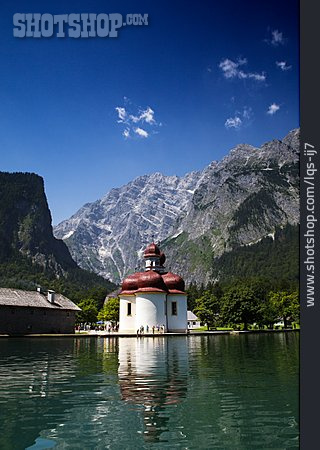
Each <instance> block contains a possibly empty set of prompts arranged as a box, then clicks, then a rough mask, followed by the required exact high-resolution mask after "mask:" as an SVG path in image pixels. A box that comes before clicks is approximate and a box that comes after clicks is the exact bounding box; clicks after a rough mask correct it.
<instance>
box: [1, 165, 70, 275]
mask: <svg viewBox="0 0 320 450" xmlns="http://www.w3.org/2000/svg"><path fill="white" fill-rule="evenodd" d="M0 198H1V202H0V240H1V243H0V258H1V260H6V259H10V257H12V256H15V255H17V253H20V254H21V255H23V256H26V257H28V258H31V259H32V261H34V262H36V263H38V264H40V265H43V266H46V267H48V268H51V269H52V270H54V271H56V272H57V273H62V272H63V270H66V269H68V268H75V267H76V263H75V262H74V261H73V259H72V257H71V255H70V252H69V250H68V248H67V246H66V245H65V244H64V243H63V242H62V241H61V240H58V239H56V238H55V237H54V236H53V231H52V225H51V214H50V211H49V208H48V204H47V200H46V196H45V193H44V185H43V179H42V178H41V177H39V176H38V175H35V174H31V173H0Z"/></svg>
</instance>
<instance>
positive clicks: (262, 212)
mask: <svg viewBox="0 0 320 450" xmlns="http://www.w3.org/2000/svg"><path fill="white" fill-rule="evenodd" d="M298 222H299V130H293V131H292V132H290V133H289V134H288V135H287V136H286V137H285V138H284V139H283V140H281V141H280V140H274V141H271V142H268V143H266V144H264V145H262V146H261V148H255V147H252V146H250V145H247V144H241V145H238V146H237V147H235V148H234V149H232V150H231V151H230V153H229V154H228V155H227V156H226V157H225V158H223V159H222V160H221V161H220V162H216V161H214V162H212V163H211V164H210V165H209V166H208V167H206V168H205V169H204V170H203V171H202V172H192V173H190V174H187V175H186V176H185V177H181V178H179V177H175V176H172V177H168V176H164V175H161V174H160V173H155V174H153V175H146V176H142V177H139V178H137V179H135V180H133V181H132V182H130V183H128V184H127V185H125V186H123V187H121V188H119V189H112V190H111V191H110V192H109V193H108V194H107V195H105V196H104V197H103V198H102V199H101V200H97V201H96V202H94V203H91V204H87V205H84V206H83V208H81V209H80V210H79V211H78V212H77V213H76V214H75V215H74V216H72V217H71V218H70V219H68V220H66V221H64V222H62V223H61V224H59V225H58V226H57V227H55V230H54V232H55V236H56V237H58V238H61V239H63V240H64V241H65V242H66V244H67V245H68V247H69V249H70V251H71V254H72V256H73V257H74V259H75V260H76V261H77V262H78V264H79V265H80V266H81V267H83V268H87V269H90V270H93V271H95V272H97V273H99V274H100V275H103V276H107V277H110V278H111V279H112V280H114V281H119V279H121V278H122V277H123V276H124V275H125V274H126V273H128V272H129V271H132V270H134V269H135V268H136V267H137V266H138V265H139V264H140V258H139V255H141V250H142V249H143V248H144V246H145V245H146V244H147V243H148V242H150V241H151V240H152V239H153V236H154V239H156V240H157V241H162V246H163V249H164V251H165V252H166V254H167V264H168V268H170V269H172V270H173V271H176V272H177V273H181V274H182V275H183V276H184V277H185V279H186V281H187V283H190V282H191V281H195V282H197V283H198V284H199V283H206V282H208V281H210V280H212V279H215V278H217V273H218V272H217V269H216V267H215V268H214V266H215V263H214V261H216V259H217V258H219V257H221V256H222V255H223V254H225V252H231V251H233V250H234V249H237V248H240V247H244V246H252V245H255V244H256V243H258V242H260V240H261V239H263V238H265V237H268V236H269V237H270V238H271V239H273V238H274V236H275V232H276V229H278V228H279V229H281V228H283V227H285V226H286V225H288V224H289V225H292V226H294V225H297V224H298Z"/></svg>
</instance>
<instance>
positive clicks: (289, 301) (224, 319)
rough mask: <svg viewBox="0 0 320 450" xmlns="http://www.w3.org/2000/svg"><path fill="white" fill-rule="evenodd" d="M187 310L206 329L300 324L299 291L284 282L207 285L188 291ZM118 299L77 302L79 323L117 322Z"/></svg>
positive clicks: (90, 299) (252, 280)
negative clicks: (281, 323) (193, 314)
mask: <svg viewBox="0 0 320 450" xmlns="http://www.w3.org/2000/svg"><path fill="white" fill-rule="evenodd" d="M187 293H188V309H189V310H191V311H193V312H194V313H195V314H196V316H197V317H198V318H199V319H200V321H201V322H202V323H204V324H206V325H207V327H208V329H212V328H215V327H231V328H234V329H240V328H242V329H244V330H246V329H248V326H249V325H253V324H256V326H257V327H258V328H265V327H267V328H269V329H272V328H273V326H274V324H275V323H277V322H278V321H280V320H282V321H283V323H284V327H285V328H287V326H288V325H289V324H291V323H292V322H295V323H299V314H300V307H299V292H298V289H297V287H296V286H294V285H290V284H289V285H288V284H286V283H284V284H283V283H280V285H279V284H273V285H272V283H270V282H269V281H268V280H263V279H259V278H256V279H250V280H238V281H237V282H233V283H231V284H228V285H222V284H220V283H209V284H208V285H207V286H201V287H199V288H198V287H197V285H195V284H191V285H190V286H189V288H188V289H187ZM119 303H120V301H119V298H118V297H115V298H112V297H111V298H109V299H108V301H107V302H105V304H104V305H103V306H102V307H101V299H98V298H97V297H96V298H87V299H83V300H82V301H80V302H79V306H80V308H81V309H82V311H81V312H80V313H78V317H77V322H78V323H85V322H87V323H96V322H97V321H98V320H101V321H109V322H112V323H114V324H115V323H117V322H118V321H119Z"/></svg>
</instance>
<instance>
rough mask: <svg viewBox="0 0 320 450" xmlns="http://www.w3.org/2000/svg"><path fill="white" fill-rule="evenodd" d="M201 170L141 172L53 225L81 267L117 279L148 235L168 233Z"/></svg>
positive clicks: (130, 265) (156, 236) (184, 208)
mask: <svg viewBox="0 0 320 450" xmlns="http://www.w3.org/2000/svg"><path fill="white" fill-rule="evenodd" d="M200 176H201V173H199V172H192V173H190V174H188V175H186V176H185V177H177V176H165V175H162V174H160V173H154V174H152V175H144V176H141V177H138V178H136V179H135V180H133V181H131V182H130V183H128V184H126V185H125V186H122V187H120V188H117V189H112V190H111V191H110V192H109V193H108V194H106V195H105V196H104V197H103V198H102V199H101V200H97V201H96V202H94V203H89V204H86V205H84V206H83V207H82V208H81V209H80V210H79V211H78V212H77V213H76V214H74V215H73V216H72V217H71V218H70V219H68V220H65V221H64V222H61V223H60V224H59V225H57V226H56V227H55V229H54V233H55V236H56V237H57V238H60V239H63V240H64V241H65V243H66V244H67V245H68V247H69V249H70V251H71V254H72V256H73V258H74V259H75V260H76V261H77V262H78V263H79V265H80V266H81V267H83V268H85V269H89V270H92V271H95V272H96V273H98V274H100V275H102V276H104V277H108V278H109V277H110V279H112V280H113V281H115V282H119V281H120V280H121V279H122V278H123V276H124V275H125V274H126V273H127V272H128V271H130V270H134V269H135V268H136V267H137V266H138V265H139V264H140V258H139V255H140V256H141V254H142V251H143V249H144V248H145V247H146V245H147V244H148V243H150V241H152V240H153V239H156V240H157V241H158V240H163V239H165V238H167V237H168V236H169V235H171V234H172V233H173V232H174V230H175V227H176V226H177V223H178V222H179V221H180V220H181V219H182V218H183V216H184V214H186V212H187V210H188V208H189V205H190V202H191V199H192V197H193V194H194V190H195V189H196V186H197V182H198V180H199V178H200Z"/></svg>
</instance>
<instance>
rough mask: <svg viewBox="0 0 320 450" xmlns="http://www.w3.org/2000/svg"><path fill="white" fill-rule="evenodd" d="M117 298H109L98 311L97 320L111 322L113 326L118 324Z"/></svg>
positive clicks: (118, 302)
mask: <svg viewBox="0 0 320 450" xmlns="http://www.w3.org/2000/svg"><path fill="white" fill-rule="evenodd" d="M119 309H120V300H119V298H117V297H115V298H109V300H108V301H107V303H106V304H105V305H104V307H103V308H102V309H101V310H100V311H99V314H98V319H99V320H104V321H109V322H112V323H113V324H115V323H117V322H119Z"/></svg>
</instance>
